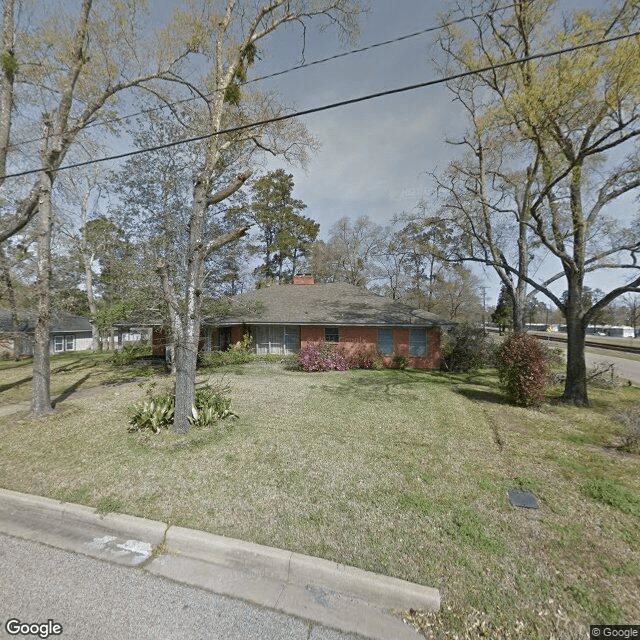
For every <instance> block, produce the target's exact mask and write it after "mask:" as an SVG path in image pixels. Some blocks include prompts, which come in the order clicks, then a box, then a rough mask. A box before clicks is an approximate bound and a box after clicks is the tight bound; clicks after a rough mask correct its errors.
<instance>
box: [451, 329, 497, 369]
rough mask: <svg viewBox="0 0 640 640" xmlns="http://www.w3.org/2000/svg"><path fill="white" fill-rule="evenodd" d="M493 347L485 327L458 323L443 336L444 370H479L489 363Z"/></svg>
mask: <svg viewBox="0 0 640 640" xmlns="http://www.w3.org/2000/svg"><path fill="white" fill-rule="evenodd" d="M490 360H491V349H490V347H489V338H488V337H487V335H486V334H485V330H484V327H476V326H474V325H470V324H460V325H456V326H455V327H454V328H453V329H451V330H450V331H448V332H447V333H446V335H445V336H443V341H442V361H441V364H440V368H441V369H442V370H444V371H455V372H459V371H477V370H478V369H482V368H484V367H486V366H488V365H489V363H490Z"/></svg>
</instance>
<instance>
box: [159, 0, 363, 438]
mask: <svg viewBox="0 0 640 640" xmlns="http://www.w3.org/2000/svg"><path fill="white" fill-rule="evenodd" d="M359 13H360V8H359V5H358V2H357V1H356V0H314V1H311V0H268V1H266V0H265V2H264V3H257V2H253V1H249V0H227V2H226V3H225V4H224V7H223V8H221V9H217V8H215V7H212V6H211V3H209V2H202V3H198V4H196V3H194V6H193V7H192V8H191V9H190V12H189V14H184V13H180V12H176V14H175V22H174V25H173V26H172V28H171V33H170V34H167V36H168V38H171V39H174V38H176V37H177V38H178V39H179V40H182V41H188V42H190V43H191V46H192V48H193V50H194V51H196V52H197V53H199V54H200V55H201V56H202V57H203V59H204V61H206V63H205V66H206V67H208V69H209V70H210V71H209V73H208V74H207V77H206V78H204V79H202V81H199V82H198V83H197V84H196V83H194V82H187V81H186V78H187V77H188V75H187V74H183V75H182V77H183V78H185V86H187V87H188V88H189V89H190V90H191V91H192V92H193V95H198V96H200V98H201V100H202V101H203V102H204V108H205V112H204V119H203V126H204V127H205V128H206V131H207V134H208V135H209V137H208V138H207V139H206V140H205V141H204V143H203V145H202V159H201V161H200V163H199V165H198V166H197V168H196V171H195V173H194V178H193V196H192V206H191V208H190V211H189V216H188V223H187V224H188V235H189V238H188V242H187V248H186V274H185V279H184V282H183V283H182V286H181V288H180V290H178V289H177V288H176V286H175V284H174V283H173V282H172V281H171V278H170V265H169V264H168V262H167V261H166V260H163V261H160V262H159V263H158V272H159V274H160V275H161V278H162V282H163V291H164V295H165V298H166V300H167V303H168V305H169V309H170V316H171V326H172V331H173V339H174V349H175V369H176V410H175V416H174V425H173V428H174V430H175V431H177V432H185V431H187V430H188V428H189V421H188V419H189V417H190V416H191V410H192V407H193V404H194V400H195V371H196V359H197V351H198V341H199V336H200V324H201V319H202V283H203V277H204V273H205V271H204V269H205V261H206V259H207V257H208V256H209V255H210V254H212V253H213V252H215V251H217V250H218V249H220V248H221V247H224V246H225V245H227V244H229V243H231V242H234V241H236V240H237V239H239V238H241V237H242V236H244V235H245V234H246V233H247V231H248V230H249V227H248V226H239V227H237V228H235V229H233V230H231V231H227V232H225V233H223V234H222V235H217V236H214V237H209V236H207V234H206V228H207V220H208V217H209V213H210V212H211V211H212V210H214V209H215V207H217V206H218V205H220V203H222V202H224V201H225V200H226V199H227V198H229V197H230V196H232V195H233V194H234V193H235V192H236V191H238V190H239V189H240V188H241V187H242V186H243V185H244V184H245V183H246V182H247V180H248V179H249V177H250V176H251V171H250V170H245V171H241V172H240V173H238V174H237V175H236V176H235V177H234V178H232V179H231V180H224V181H222V183H221V180H220V178H221V173H222V172H221V168H222V169H223V168H224V164H225V154H226V153H227V152H229V151H232V150H233V147H234V144H237V143H238V140H237V137H234V135H233V134H230V135H226V134H225V135H221V134H220V132H221V130H223V129H224V127H225V124H227V123H237V122H238V121H240V122H246V121H247V120H245V119H244V118H245V117H246V115H245V114H244V113H243V111H242V104H243V95H242V92H241V90H240V86H239V82H240V81H242V80H243V79H244V78H245V77H246V74H247V70H248V68H249V67H250V66H251V65H252V64H253V63H254V61H255V57H256V53H257V48H258V46H259V45H261V43H262V42H263V41H265V39H266V38H267V37H268V36H270V35H271V34H273V33H274V32H276V31H277V30H279V29H280V28H282V27H283V26H284V25H286V24H300V25H302V26H303V27H304V26H305V25H306V23H307V22H309V21H311V20H316V21H320V22H321V23H324V24H325V25H334V26H337V27H338V28H339V29H340V30H341V31H342V33H343V34H346V35H352V34H354V33H355V29H356V26H357V17H358V14H359ZM194 16H197V19H196V20H194ZM204 25H206V26H207V28H206V29H205V28H203V26H204ZM253 133H254V135H253V136H252V142H253V143H254V145H255V146H256V147H258V148H260V149H268V150H269V151H271V152H272V153H276V154H279V153H282V154H288V153H291V152H292V151H294V152H295V151H296V149H295V143H294V146H293V147H292V141H291V138H290V137H289V136H288V135H285V138H284V139H283V137H282V134H283V133H285V134H286V132H285V131H284V130H283V129H282V128H280V129H278V128H277V127H276V128H266V129H256V130H255V131H254V132H253ZM243 136H244V138H245V140H247V132H246V131H245V132H243ZM303 142H304V141H303ZM221 164H222V167H221Z"/></svg>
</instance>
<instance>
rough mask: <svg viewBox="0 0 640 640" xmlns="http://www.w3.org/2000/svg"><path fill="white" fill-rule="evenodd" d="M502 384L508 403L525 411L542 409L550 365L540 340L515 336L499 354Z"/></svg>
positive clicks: (502, 344)
mask: <svg viewBox="0 0 640 640" xmlns="http://www.w3.org/2000/svg"><path fill="white" fill-rule="evenodd" d="M495 358H496V367H497V369H498V376H499V378H500V384H501V385H502V386H503V388H504V390H505V393H506V395H507V399H508V400H509V402H512V403H513V404H517V405H520V406H522V407H531V406H536V405H539V404H540V403H542V402H543V400H544V399H545V395H544V389H545V387H546V385H547V384H548V382H549V363H548V360H547V358H546V357H545V354H544V350H543V349H542V348H541V346H540V343H539V342H538V340H537V339H536V338H534V337H532V336H529V335H527V334H524V333H523V334H518V335H516V334H511V335H509V336H508V337H507V338H505V339H504V340H503V342H502V343H501V344H500V345H499V346H498V348H497V349H496V352H495Z"/></svg>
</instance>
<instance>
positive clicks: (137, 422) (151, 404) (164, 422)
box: [129, 387, 237, 433]
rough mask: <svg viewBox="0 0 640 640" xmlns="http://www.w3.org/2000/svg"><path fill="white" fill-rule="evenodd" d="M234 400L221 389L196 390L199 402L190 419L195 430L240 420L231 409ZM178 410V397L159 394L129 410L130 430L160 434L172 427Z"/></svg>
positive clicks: (196, 403) (169, 394) (197, 401)
mask: <svg viewBox="0 0 640 640" xmlns="http://www.w3.org/2000/svg"><path fill="white" fill-rule="evenodd" d="M230 407H231V398H229V397H227V396H225V395H224V393H223V391H222V390H221V389H220V388H212V387H203V388H201V389H196V400H195V404H194V406H193V407H192V408H191V416H190V417H189V418H188V420H189V424H190V425H191V426H192V427H208V426H210V425H212V424H215V423H216V422H218V421H219V420H222V419H224V418H228V417H230V416H234V417H237V416H236V414H235V413H233V412H232V411H231V409H230ZM175 409H176V399H175V395H174V394H172V393H160V394H156V395H152V396H151V397H150V398H149V399H147V400H144V401H143V402H142V403H141V404H138V405H134V406H133V407H130V410H129V413H130V417H129V431H131V432H133V431H144V430H145V429H149V430H151V431H152V432H153V433H159V432H160V431H161V430H162V429H169V427H170V426H171V425H172V424H173V416H174V414H175Z"/></svg>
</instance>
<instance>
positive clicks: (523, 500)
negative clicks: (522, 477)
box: [508, 489, 540, 509]
mask: <svg viewBox="0 0 640 640" xmlns="http://www.w3.org/2000/svg"><path fill="white" fill-rule="evenodd" d="M508 495H509V502H510V503H511V504H512V505H513V506H514V507H524V508H526V509H539V508H540V505H539V504H538V500H537V499H536V497H535V495H534V494H533V492H532V491H529V489H509V493H508Z"/></svg>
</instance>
